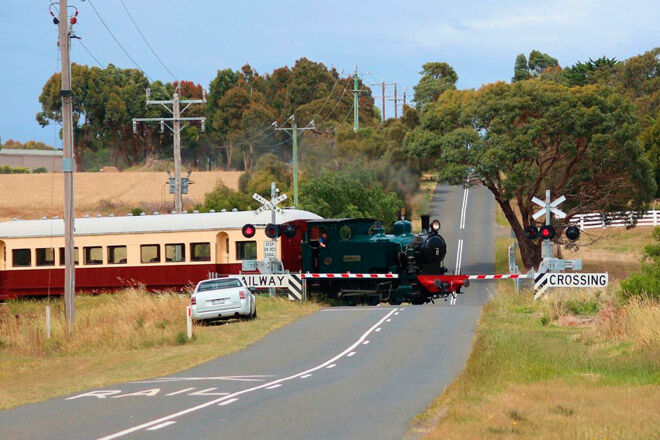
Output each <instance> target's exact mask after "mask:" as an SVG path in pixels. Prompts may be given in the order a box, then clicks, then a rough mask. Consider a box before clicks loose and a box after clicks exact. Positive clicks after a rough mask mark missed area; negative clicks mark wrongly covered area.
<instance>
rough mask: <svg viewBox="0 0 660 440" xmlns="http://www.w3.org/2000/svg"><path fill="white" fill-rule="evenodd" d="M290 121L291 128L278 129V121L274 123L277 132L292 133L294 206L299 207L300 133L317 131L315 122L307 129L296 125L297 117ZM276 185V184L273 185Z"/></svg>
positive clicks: (292, 117)
mask: <svg viewBox="0 0 660 440" xmlns="http://www.w3.org/2000/svg"><path fill="white" fill-rule="evenodd" d="M288 120H289V121H291V128H289V127H278V126H277V121H275V122H273V126H274V127H275V130H278V131H286V132H289V133H291V138H292V140H293V151H292V152H291V153H292V156H293V158H292V159H293V206H296V207H297V206H298V132H299V131H305V130H316V126H315V125H314V121H313V120H312V121H311V122H310V123H309V124H307V126H306V127H302V128H300V127H298V124H297V123H296V115H291V116H289V119H288ZM273 185H274V184H273ZM273 215H275V214H273Z"/></svg>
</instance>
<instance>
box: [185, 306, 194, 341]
mask: <svg viewBox="0 0 660 440" xmlns="http://www.w3.org/2000/svg"><path fill="white" fill-rule="evenodd" d="M186 327H187V330H188V339H192V336H193V325H192V307H190V306H187V307H186Z"/></svg>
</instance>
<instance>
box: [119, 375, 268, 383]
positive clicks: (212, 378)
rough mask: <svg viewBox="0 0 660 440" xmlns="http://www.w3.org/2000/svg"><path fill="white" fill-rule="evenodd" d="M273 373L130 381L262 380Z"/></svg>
mask: <svg viewBox="0 0 660 440" xmlns="http://www.w3.org/2000/svg"><path fill="white" fill-rule="evenodd" d="M269 377H275V376H273V375H253V376H209V377H162V378H159V379H151V380H139V381H135V382H131V383H162V382H192V381H197V380H229V381H238V382H263V381H264V380H266V379H267V378H269Z"/></svg>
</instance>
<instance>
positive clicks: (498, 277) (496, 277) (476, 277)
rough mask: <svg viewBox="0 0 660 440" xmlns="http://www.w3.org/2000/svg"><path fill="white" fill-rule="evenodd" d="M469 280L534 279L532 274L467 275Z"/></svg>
mask: <svg viewBox="0 0 660 440" xmlns="http://www.w3.org/2000/svg"><path fill="white" fill-rule="evenodd" d="M465 277H466V278H465V279H467V280H506V279H511V280H515V279H517V278H532V277H531V275H530V274H510V273H506V274H493V275H465Z"/></svg>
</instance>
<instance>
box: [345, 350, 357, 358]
mask: <svg viewBox="0 0 660 440" xmlns="http://www.w3.org/2000/svg"><path fill="white" fill-rule="evenodd" d="M354 354H355V352H354V351H351V352H350V353H348V354H347V355H346V357H351V356H353V355H354Z"/></svg>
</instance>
